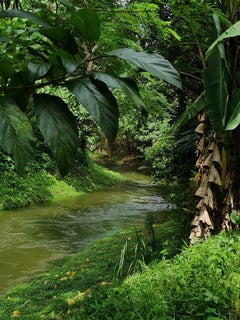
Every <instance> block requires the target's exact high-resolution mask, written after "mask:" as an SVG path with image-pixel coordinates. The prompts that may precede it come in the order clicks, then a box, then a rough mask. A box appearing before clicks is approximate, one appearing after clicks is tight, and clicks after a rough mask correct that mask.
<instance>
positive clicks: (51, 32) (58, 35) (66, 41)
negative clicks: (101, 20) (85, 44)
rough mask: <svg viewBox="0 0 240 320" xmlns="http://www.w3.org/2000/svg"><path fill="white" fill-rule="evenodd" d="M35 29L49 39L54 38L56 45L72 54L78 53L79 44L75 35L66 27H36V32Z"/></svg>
mask: <svg viewBox="0 0 240 320" xmlns="http://www.w3.org/2000/svg"><path fill="white" fill-rule="evenodd" d="M35 31H38V32H39V33H41V34H42V35H44V36H45V37H47V38H48V39H50V40H52V42H53V43H54V44H55V45H57V46H59V47H60V48H62V49H63V50H65V51H67V52H69V53H71V54H76V53H77V52H78V46H77V43H76V41H75V39H74V37H73V36H72V35H71V33H69V32H68V31H67V30H65V29H64V28H61V27H51V28H38V29H34V32H35Z"/></svg>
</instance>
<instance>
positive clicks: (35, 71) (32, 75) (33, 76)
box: [28, 62, 51, 83]
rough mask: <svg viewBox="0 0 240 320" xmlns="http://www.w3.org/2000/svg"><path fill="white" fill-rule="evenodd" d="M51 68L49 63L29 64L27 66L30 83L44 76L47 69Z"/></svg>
mask: <svg viewBox="0 0 240 320" xmlns="http://www.w3.org/2000/svg"><path fill="white" fill-rule="evenodd" d="M50 68H51V63H47V62H42V63H34V62H29V64H28V79H29V81H30V82H31V83H34V82H35V81H36V80H38V79H40V78H42V77H43V76H45V75H46V74H47V73H48V71H49V69H50Z"/></svg>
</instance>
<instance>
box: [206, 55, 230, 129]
mask: <svg viewBox="0 0 240 320" xmlns="http://www.w3.org/2000/svg"><path fill="white" fill-rule="evenodd" d="M203 78H204V89H205V96H206V110H207V114H208V116H209V119H210V121H211V124H212V127H213V129H214V130H215V131H217V132H221V131H223V130H224V128H225V118H226V111H227V99H228V79H229V77H228V71H227V68H226V61H225V59H222V58H221V57H220V52H219V51H216V52H215V53H214V54H213V55H212V56H211V57H210V59H209V64H208V67H207V68H206V69H205V70H204V72H203Z"/></svg>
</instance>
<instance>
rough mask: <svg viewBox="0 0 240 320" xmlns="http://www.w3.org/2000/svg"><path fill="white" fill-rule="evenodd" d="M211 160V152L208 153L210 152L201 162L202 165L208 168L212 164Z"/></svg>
mask: <svg viewBox="0 0 240 320" xmlns="http://www.w3.org/2000/svg"><path fill="white" fill-rule="evenodd" d="M212 161H213V154H212V153H210V154H209V155H208V157H207V159H206V160H205V161H204V162H203V166H204V167H208V168H210V167H211V165H212Z"/></svg>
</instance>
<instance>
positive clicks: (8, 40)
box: [0, 33, 13, 43]
mask: <svg viewBox="0 0 240 320" xmlns="http://www.w3.org/2000/svg"><path fill="white" fill-rule="evenodd" d="M12 41H13V40H12V39H10V38H8V37H7V36H5V35H3V34H1V33H0V42H3V43H4V42H12Z"/></svg>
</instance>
